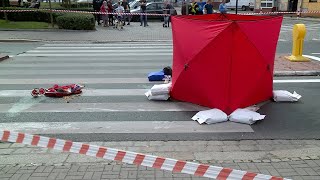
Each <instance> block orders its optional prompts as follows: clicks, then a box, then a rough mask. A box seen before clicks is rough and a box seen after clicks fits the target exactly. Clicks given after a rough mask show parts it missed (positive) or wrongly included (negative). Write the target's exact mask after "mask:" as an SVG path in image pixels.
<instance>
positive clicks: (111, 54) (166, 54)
mask: <svg viewBox="0 0 320 180" xmlns="http://www.w3.org/2000/svg"><path fill="white" fill-rule="evenodd" d="M18 56H24V57H27V56H28V57H31V56H37V57H44V56H51V57H96V56H103V57H131V58H132V56H152V57H153V56H172V53H165V52H164V53H118V52H115V53H95V54H90V53H89V54H81V53H76V54H41V53H34V54H33V53H28V54H19V55H18Z"/></svg>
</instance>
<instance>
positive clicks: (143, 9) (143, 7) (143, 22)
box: [140, 0, 148, 27]
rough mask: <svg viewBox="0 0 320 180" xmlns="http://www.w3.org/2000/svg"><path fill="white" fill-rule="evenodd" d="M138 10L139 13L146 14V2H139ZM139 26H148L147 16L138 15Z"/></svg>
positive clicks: (143, 0)
mask: <svg viewBox="0 0 320 180" xmlns="http://www.w3.org/2000/svg"><path fill="white" fill-rule="evenodd" d="M140 10H141V13H147V1H146V0H141V1H140ZM140 22H141V24H140V26H142V25H144V27H146V26H148V22H147V15H140Z"/></svg>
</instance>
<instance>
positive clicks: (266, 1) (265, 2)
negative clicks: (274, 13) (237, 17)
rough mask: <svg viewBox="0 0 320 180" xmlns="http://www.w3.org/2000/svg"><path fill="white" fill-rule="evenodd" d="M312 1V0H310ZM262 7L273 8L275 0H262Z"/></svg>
mask: <svg viewBox="0 0 320 180" xmlns="http://www.w3.org/2000/svg"><path fill="white" fill-rule="evenodd" d="M310 1H312V0H310ZM261 7H262V8H272V7H273V0H262V1H261Z"/></svg>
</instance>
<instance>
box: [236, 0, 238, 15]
mask: <svg viewBox="0 0 320 180" xmlns="http://www.w3.org/2000/svg"><path fill="white" fill-rule="evenodd" d="M236 14H238V0H236Z"/></svg>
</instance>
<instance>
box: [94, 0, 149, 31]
mask: <svg viewBox="0 0 320 180" xmlns="http://www.w3.org/2000/svg"><path fill="white" fill-rule="evenodd" d="M93 8H94V11H95V12H99V13H100V14H96V15H95V19H96V21H97V22H98V25H101V19H102V20H103V25H104V26H105V27H107V26H114V25H115V24H114V23H115V21H116V22H121V25H123V26H124V25H126V21H127V25H130V22H131V19H132V15H123V14H121V13H130V5H129V3H128V2H127V0H121V1H120V0H119V1H118V3H117V5H115V6H113V4H112V1H111V0H103V1H102V2H101V0H93ZM140 10H141V11H140V12H141V13H146V10H147V2H146V0H141V1H140ZM104 13H106V14H104ZM111 13H120V14H115V15H114V14H111ZM140 22H141V26H144V27H146V26H148V23H147V16H146V15H141V16H140Z"/></svg>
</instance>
